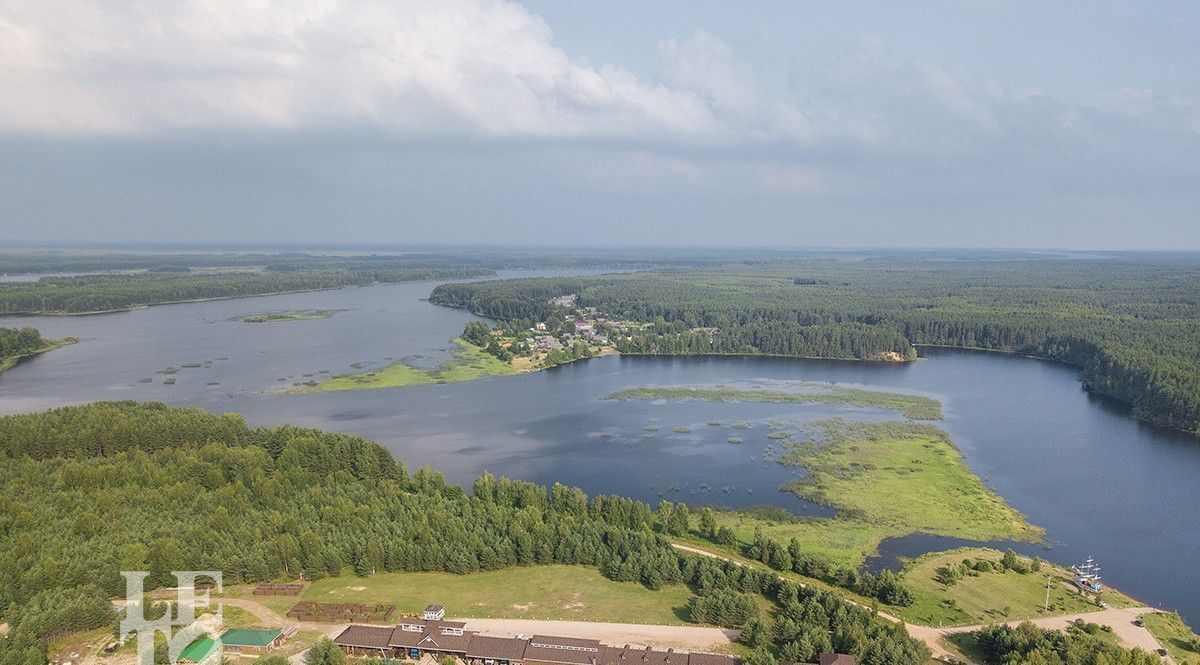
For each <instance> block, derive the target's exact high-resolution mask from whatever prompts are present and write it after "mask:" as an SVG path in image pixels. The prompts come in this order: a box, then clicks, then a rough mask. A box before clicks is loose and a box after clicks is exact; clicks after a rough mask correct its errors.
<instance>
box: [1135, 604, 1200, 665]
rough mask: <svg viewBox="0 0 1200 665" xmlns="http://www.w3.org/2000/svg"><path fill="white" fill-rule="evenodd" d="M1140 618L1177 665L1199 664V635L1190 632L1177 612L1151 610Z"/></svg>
mask: <svg viewBox="0 0 1200 665" xmlns="http://www.w3.org/2000/svg"><path fill="white" fill-rule="evenodd" d="M1142 620H1143V621H1145V622H1146V629H1147V630H1149V631H1150V632H1151V633H1152V634H1153V635H1154V636H1155V637H1157V638H1158V641H1159V642H1162V644H1163V648H1165V649H1166V650H1167V653H1169V654H1171V658H1174V659H1175V662H1176V663H1177V664H1178V665H1200V635H1197V634H1196V633H1194V632H1192V629H1191V628H1189V627H1188V625H1187V624H1186V623H1184V622H1183V619H1181V618H1179V615H1178V614H1169V613H1167V612H1151V613H1150V614H1147V615H1145V616H1143V617H1142Z"/></svg>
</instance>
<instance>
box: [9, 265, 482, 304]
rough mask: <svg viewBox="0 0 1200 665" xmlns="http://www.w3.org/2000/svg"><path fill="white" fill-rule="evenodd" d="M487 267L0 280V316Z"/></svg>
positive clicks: (448, 274) (467, 272)
mask: <svg viewBox="0 0 1200 665" xmlns="http://www.w3.org/2000/svg"><path fill="white" fill-rule="evenodd" d="M490 273H491V271H490V270H486V269H457V268H455V269H431V268H414V269H384V270H354V271H326V272H297V273H249V272H247V273H220V274H184V275H178V274H171V273H139V274H135V275H83V276H80V277H43V278H42V279H40V280H38V281H36V282H4V283H0V314H73V313H83V312H103V311H109V310H121V309H130V308H132V307H140V306H144V305H156V304H162V303H171V302H184V301H188V300H200V299H205V298H237V297H244V296H255V295H263V294H268V293H286V292H289V291H316V290H322V289H337V288H342V287H346V286H366V285H369V284H380V283H393V282H409V281H419V280H435V279H455V278H460V277H469V276H475V275H486V274H490Z"/></svg>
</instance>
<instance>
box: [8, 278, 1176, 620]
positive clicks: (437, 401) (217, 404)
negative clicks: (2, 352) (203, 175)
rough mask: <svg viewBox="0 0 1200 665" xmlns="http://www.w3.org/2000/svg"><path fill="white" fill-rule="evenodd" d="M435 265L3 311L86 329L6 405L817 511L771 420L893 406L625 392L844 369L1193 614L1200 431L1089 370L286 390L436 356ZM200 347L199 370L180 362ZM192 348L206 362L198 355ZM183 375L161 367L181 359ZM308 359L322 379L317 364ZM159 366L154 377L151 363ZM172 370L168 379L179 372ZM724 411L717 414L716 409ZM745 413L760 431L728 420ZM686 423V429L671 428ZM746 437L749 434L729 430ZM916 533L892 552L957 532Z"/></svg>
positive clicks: (607, 488) (776, 363) (935, 353)
mask: <svg viewBox="0 0 1200 665" xmlns="http://www.w3.org/2000/svg"><path fill="white" fill-rule="evenodd" d="M433 286H434V284H433V283H415V284H401V285H381V286H372V287H365V288H352V289H343V290H338V291H325V292H316V293H300V294H290V295H282V296H266V297H259V298H246V299H239V300H222V301H211V302H200V303H188V304H180V305H165V306H159V307H152V308H148V309H142V310H136V311H132V312H123V313H115V314H103V315H94V316H84V317H5V318H0V326H9V327H11V326H23V325H32V326H35V327H37V328H39V329H40V330H41V331H42V333H43V334H44V335H46V336H48V337H62V336H67V335H73V336H76V337H79V338H80V339H81V341H80V343H79V344H76V345H73V346H69V347H66V348H63V349H59V350H56V351H54V352H52V353H49V354H46V355H43V356H40V357H37V358H34V359H32V360H29V361H26V362H23V363H21V364H19V365H18V366H17V367H16V368H14V369H12V370H10V371H8V372H5V373H4V374H0V413H17V412H23V411H33V410H39V409H45V408H51V407H54V406H60V405H64V404H77V403H84V402H89V401H93V400H100V399H135V400H161V401H164V402H168V403H172V404H181V405H183V404H190V405H197V406H200V407H203V408H205V409H208V410H210V411H214V412H225V411H237V412H241V413H243V414H244V415H245V416H246V418H247V420H248V421H249V422H251V423H252V424H280V423H293V424H297V425H307V426H312V427H318V428H321V429H326V430H337V431H342V432H348V433H352V434H359V435H362V436H366V437H369V438H371V439H374V440H376V441H379V442H380V443H382V444H384V445H386V446H388V447H389V448H390V449H392V450H393V451H395V453H396V455H397V456H398V457H400V458H401V459H403V460H404V461H405V462H406V463H407V464H408V465H409V466H410V467H415V466H419V465H423V464H429V465H432V466H434V467H436V468H439V469H442V470H444V471H445V472H446V475H447V476H448V477H449V478H450V479H451V480H452V481H455V482H459V483H466V484H469V483H470V480H471V479H472V478H474V477H475V476H476V475H477V474H478V473H479V472H481V471H484V470H490V471H492V472H495V473H497V474H504V475H508V476H511V477H518V478H525V479H529V480H533V481H537V482H539V483H552V482H555V481H559V482H563V483H567V484H574V485H578V486H580V487H583V488H584V489H585V490H587V491H588V492H589V493H617V494H622V495H627V496H633V497H636V498H639V499H643V500H647V501H657V500H659V499H660V498H665V499H668V500H672V501H686V502H687V503H689V504H693V505H695V504H712V505H725V506H751V505H764V504H770V505H777V506H782V507H785V508H788V509H789V510H792V511H794V512H798V513H811V514H821V513H822V512H823V511H822V510H821V509H819V508H816V507H814V506H810V505H808V504H805V503H803V502H801V501H799V500H798V499H796V498H795V497H792V496H791V495H787V494H784V493H781V492H779V491H778V490H777V488H778V486H779V484H780V483H782V482H784V481H785V480H787V479H789V478H791V477H793V474H795V473H796V471H795V470H791V469H785V468H783V467H780V466H777V465H774V464H771V463H769V462H767V461H765V460H764V455H766V454H768V453H769V445H770V443H771V441H770V440H769V439H767V438H766V434H767V433H768V431H769V430H768V429H767V423H768V422H769V421H772V420H775V421H781V420H811V419H813V418H820V417H829V416H844V417H849V418H880V417H885V416H889V415H894V414H887V413H881V412H880V411H877V410H871V409H855V408H851V407H841V406H829V405H818V406H797V405H778V404H735V403H721V404H711V403H697V402H683V403H681V402H669V403H659V402H650V401H632V402H613V401H607V400H604V399H602V398H603V397H604V396H605V395H607V394H609V393H611V392H613V391H615V390H619V389H621V388H626V387H636V386H643V385H674V384H718V383H745V384H757V383H764V382H771V381H829V382H837V383H841V384H848V385H858V386H867V387H878V388H884V389H894V390H899V391H907V392H914V393H920V394H925V395H929V396H932V397H935V398H937V399H939V400H941V401H942V403H943V404H944V406H945V412H946V420H945V422H944V423H943V426H944V427H945V428H946V429H948V430H949V431H950V433H951V435H952V436H953V438H954V440H955V442H956V443H957V444H958V446H959V447H960V448H961V449H962V451H963V453H964V454H965V456H966V459H967V462H968V463H969V464H970V466H971V468H972V469H973V470H974V471H975V472H976V473H977V474H979V475H980V476H981V477H982V478H983V479H984V481H985V482H987V483H988V485H990V486H991V487H993V488H994V489H995V490H996V491H998V492H999V493H1000V494H1001V495H1003V496H1004V498H1005V499H1007V500H1008V501H1009V502H1010V503H1011V504H1012V505H1014V506H1016V507H1017V508H1018V509H1019V510H1021V511H1023V512H1024V513H1026V514H1027V515H1029V517H1030V519H1031V520H1032V521H1033V522H1035V523H1037V524H1039V525H1041V526H1043V527H1046V529H1047V540H1048V541H1049V543H1050V545H1051V548H1050V549H1049V550H1046V551H1041V550H1040V549H1039V548H1038V547H1036V546H1029V547H1026V548H1024V549H1025V551H1027V552H1031V553H1037V554H1040V555H1042V556H1045V557H1047V558H1049V559H1052V560H1054V561H1057V562H1058V563H1062V564H1072V563H1078V562H1079V561H1081V560H1082V559H1084V558H1085V557H1087V556H1089V555H1090V556H1094V557H1096V558H1097V559H1098V560H1099V561H1100V562H1101V563H1102V565H1103V567H1104V571H1105V578H1106V580H1107V581H1108V582H1110V583H1112V584H1114V585H1116V586H1119V587H1121V588H1122V589H1124V590H1126V591H1128V592H1130V593H1132V594H1134V595H1136V596H1138V597H1140V598H1142V599H1144V600H1146V601H1147V602H1150V603H1153V604H1155V605H1159V606H1162V607H1165V608H1169V609H1177V610H1179V611H1180V612H1181V613H1182V614H1183V615H1184V616H1185V617H1186V618H1188V619H1189V620H1191V621H1192V622H1193V625H1195V624H1197V623H1200V581H1198V579H1197V577H1196V574H1195V568H1194V566H1195V564H1196V562H1197V561H1198V560H1200V483H1198V482H1197V480H1196V479H1197V478H1200V441H1197V440H1194V439H1191V438H1188V437H1185V436H1181V435H1175V434H1172V433H1169V432H1164V431H1161V430H1158V429H1155V428H1152V427H1148V426H1145V425H1141V424H1139V423H1137V422H1136V421H1134V420H1132V419H1131V418H1129V417H1128V416H1127V415H1125V414H1124V412H1123V410H1122V409H1120V408H1118V407H1114V406H1113V405H1111V404H1109V403H1107V402H1105V401H1103V400H1097V399H1093V398H1090V397H1089V396H1088V395H1087V394H1086V393H1085V392H1084V391H1083V390H1082V389H1081V388H1080V385H1079V381H1078V377H1077V376H1076V373H1075V371H1074V370H1072V369H1070V368H1068V367H1064V366H1060V365H1055V364H1052V363H1046V362H1040V361H1036V360H1030V359H1024V358H1014V357H1008V356H1003V355H999V354H991V353H972V352H964V351H951V350H936V349H925V350H924V351H923V353H924V354H925V355H927V358H926V359H924V360H922V361H920V362H917V363H912V364H908V365H902V366H895V365H883V364H867V363H852V362H820V361H802V360H790V359H780V358H635V357H624V358H622V357H607V358H599V359H593V360H588V361H585V362H581V363H576V364H573V365H569V366H565V367H560V368H557V369H554V370H550V371H545V372H537V373H532V374H525V375H521V376H516V377H502V378H500V377H498V378H491V379H485V380H481V381H476V382H471V383H459V384H445V385H427V386H415V387H409V388H397V389H381V390H372V391H359V392H347V393H332V394H313V395H286V394H281V391H282V390H283V389H286V388H287V387H290V386H291V385H292V383H295V382H300V381H305V380H308V379H309V378H317V377H320V376H324V374H322V370H324V371H326V372H329V373H333V374H336V373H344V372H350V371H356V370H355V368H353V367H352V366H353V365H358V366H359V367H360V368H364V369H367V368H372V367H377V366H382V365H385V364H387V363H389V362H391V361H392V359H398V358H405V359H408V360H409V361H410V362H413V363H414V364H418V365H422V366H426V367H432V366H435V365H437V364H439V363H440V362H442V361H444V360H445V359H446V358H447V357H448V350H449V347H450V344H449V341H448V340H449V338H450V337H452V336H453V335H454V334H456V333H458V332H459V331H461V330H462V327H463V326H464V325H465V323H466V322H467V321H469V320H471V319H472V318H474V317H472V316H471V315H469V314H467V313H464V312H461V311H457V310H451V309H445V308H441V307H436V306H433V305H430V304H429V303H427V302H424V300H423V298H425V297H426V296H428V294H429V292H430V290H431V289H432V288H433ZM287 309H339V310H344V311H340V312H338V313H337V314H336V315H335V316H333V318H331V319H327V320H318V321H294V322H285V323H260V324H253V323H243V322H239V321H236V320H233V319H235V318H236V317H238V316H240V315H245V314H251V313H256V312H263V311H272V310H287ZM184 365H193V367H183V366H184ZM195 365H198V366H195ZM169 367H171V368H175V370H176V373H173V374H167V373H162V372H163V371H164V370H166V369H167V368H169ZM308 375H311V377H310V376H308ZM146 379H148V381H146ZM171 379H173V380H174V383H164V382H165V381H169V380H171ZM714 420H716V421H720V422H721V424H720V425H717V426H714V425H709V424H708V422H709V421H714ZM736 422H744V423H746V424H749V425H751V427H750V428H749V429H737V428H734V427H733V424H734V423H736ZM676 428H681V429H690V430H691V431H686V432H685V431H681V432H676V431H675V429H676ZM731 436H736V437H740V438H742V439H743V440H744V443H741V444H731V443H728V441H727V440H728V438H729V437H731ZM947 544H950V543H948V542H947V541H945V540H942V539H930V538H924V537H919V536H918V537H912V538H906V539H899V540H898V541H892V542H888V543H885V544H884V547H883V548H882V549H883V551H884V552H885V554H890V555H894V554H915V553H918V552H920V551H922V550H923V549H928V548H931V547H934V548H938V547H944V546H946V545H947Z"/></svg>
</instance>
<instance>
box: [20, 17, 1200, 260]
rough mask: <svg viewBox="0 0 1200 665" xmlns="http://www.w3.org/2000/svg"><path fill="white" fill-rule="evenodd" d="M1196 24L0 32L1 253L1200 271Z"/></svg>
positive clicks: (263, 20)
mask: <svg viewBox="0 0 1200 665" xmlns="http://www.w3.org/2000/svg"><path fill="white" fill-rule="evenodd" d="M1196 53H1200V5H1197V4H1196V3H1192V2H1187V1H1185V0H1178V1H1176V2H1168V3H1162V4H1159V5H1154V6H1144V5H1142V4H1139V3H1132V2H1102V3H1086V2H1078V3H1063V4H1059V5H1053V6H1040V5H1034V6H1026V5H1022V4H1018V3H1010V2H1005V1H1004V0H982V1H979V0H943V1H941V2H934V3H929V4H913V5H897V4H893V3H883V2H864V3H860V4H855V5H844V6H839V7H836V8H828V9H824V8H823V9H822V10H821V11H817V10H815V9H813V8H812V7H809V6H798V5H796V4H795V3H791V2H782V1H778V2H776V1H769V2H763V3H757V4H755V5H753V6H749V7H740V6H732V5H728V4H727V3H721V2H716V1H706V2H697V3H688V4H686V5H684V4H680V5H660V4H651V3H638V2H633V1H632V0H614V1H613V2H609V3H604V4H595V5H580V4H576V3H560V2H549V1H546V0H527V1H525V2H521V3H518V2H510V1H504V0H497V1H485V0H446V1H445V2H439V3H410V2H386V1H383V0H359V1H351V0H330V1H328V2H320V3H318V2H313V1H307V0H295V1H294V2H288V3H274V4H263V5H256V6H253V7H250V6H244V4H243V3H233V2H206V3H192V4H185V3H154V4H150V5H138V6H131V5H128V4H127V3H120V2H113V1H105V2H100V3H86V2H82V1H79V0H61V1H56V2H48V3H47V2H33V1H32V0H17V1H16V2H13V3H8V4H7V5H5V6H4V7H0V89H2V90H4V91H5V94H4V95H2V96H0V168H2V169H3V171H4V173H5V177H4V178H3V179H0V243H5V244H7V245H13V244H14V243H20V244H22V245H24V244H28V243H49V244H55V243H100V244H104V243H109V244H121V243H139V242H146V243H159V244H163V243H165V244H170V243H176V244H181V245H187V244H194V243H213V244H218V245H219V244H239V243H241V244H248V245H258V244H266V245H272V244H273V245H276V246H281V247H287V246H293V245H295V246H322V245H324V246H337V245H343V246H351V245H361V246H385V247H386V246H445V247H470V246H485V247H486V246H503V247H506V248H517V247H525V248H563V247H619V246H630V247H649V248H657V249H662V248H683V247H695V248H698V249H716V248H721V247H736V248H744V249H752V248H761V247H766V248H781V249H782V248H786V249H805V248H813V249H819V248H829V249H889V248H928V249H987V248H996V249H1005V250H1017V251H1021V250H1037V249H1048V250H1050V251H1062V250H1080V251H1116V250H1149V251H1180V250H1185V251H1190V250H1200V187H1197V186H1196V183H1198V182H1200V159H1197V158H1196V155H1197V154H1200V70H1197V69H1196V68H1195V67H1194V66H1192V62H1193V61H1194V58H1195V54H1196Z"/></svg>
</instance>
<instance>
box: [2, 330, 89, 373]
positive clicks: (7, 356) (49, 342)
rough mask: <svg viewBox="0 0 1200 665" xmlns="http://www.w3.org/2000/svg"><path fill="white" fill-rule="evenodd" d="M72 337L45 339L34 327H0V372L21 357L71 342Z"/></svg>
mask: <svg viewBox="0 0 1200 665" xmlns="http://www.w3.org/2000/svg"><path fill="white" fill-rule="evenodd" d="M75 341H76V340H75V338H73V337H67V338H65V339H46V338H44V337H42V335H41V333H39V332H38V331H37V330H35V329H34V328H0V372H3V371H4V370H6V369H10V368H12V366H13V365H15V364H17V361H19V360H20V359H22V358H26V357H29V356H32V355H37V354H39V353H45V352H46V351H51V350H54V349H57V348H58V347H60V346H63V345H66V344H72V343H74V342H75Z"/></svg>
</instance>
